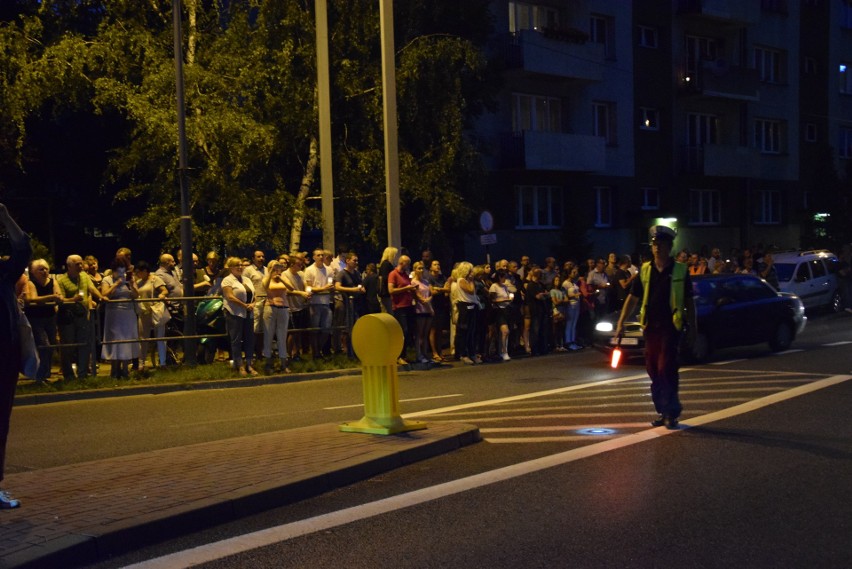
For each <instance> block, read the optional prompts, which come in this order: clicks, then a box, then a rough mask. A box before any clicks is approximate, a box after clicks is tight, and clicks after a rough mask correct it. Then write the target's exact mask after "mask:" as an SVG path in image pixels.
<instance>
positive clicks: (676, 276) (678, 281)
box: [639, 261, 687, 330]
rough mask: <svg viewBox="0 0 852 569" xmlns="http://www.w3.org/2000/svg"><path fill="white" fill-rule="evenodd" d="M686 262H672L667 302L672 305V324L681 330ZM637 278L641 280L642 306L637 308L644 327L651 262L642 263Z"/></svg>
mask: <svg viewBox="0 0 852 569" xmlns="http://www.w3.org/2000/svg"><path fill="white" fill-rule="evenodd" d="M686 270H687V268H686V263H678V262H677V261H675V262H674V267H672V290H671V295H670V300H669V303H670V304H671V307H672V324H674V327H675V329H676V330H683V306H684V304H683V303H684V298H683V280H684V278H685V277H686ZM639 280H640V281H641V282H642V288H643V292H642V306H641V308H640V309H639V323H640V324H641V325H642V326H643V327H644V326H645V325H646V321H645V307H646V306H647V305H648V289H649V288H650V286H649V285H650V284H651V262H650V261H649V262H647V263H644V264H643V265H642V269H641V270H640V271H639Z"/></svg>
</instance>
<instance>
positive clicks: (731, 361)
mask: <svg viewBox="0 0 852 569" xmlns="http://www.w3.org/2000/svg"><path fill="white" fill-rule="evenodd" d="M746 361H748V360H747V359H746V358H739V359H736V360H725V361H723V362H710V365H711V366H724V365H728V364H734V363H737V362H746Z"/></svg>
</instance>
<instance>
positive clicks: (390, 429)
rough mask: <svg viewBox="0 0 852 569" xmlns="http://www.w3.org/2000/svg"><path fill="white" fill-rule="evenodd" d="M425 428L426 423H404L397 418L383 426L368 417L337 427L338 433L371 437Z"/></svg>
mask: <svg viewBox="0 0 852 569" xmlns="http://www.w3.org/2000/svg"><path fill="white" fill-rule="evenodd" d="M425 428H426V423H424V422H422V421H405V420H403V419H400V418H397V420H395V421H392V422H391V424H387V425H383V424H381V423H379V422H377V421H375V420H374V419H371V418H370V417H364V418H362V419H361V420H360V421H355V422H354V423H342V424H341V425H340V426H339V429H340V431H341V432H344V433H369V434H372V435H396V434H397V433H407V432H408V431H419V430H421V429H425Z"/></svg>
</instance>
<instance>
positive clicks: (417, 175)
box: [0, 0, 492, 250]
mask: <svg viewBox="0 0 852 569" xmlns="http://www.w3.org/2000/svg"><path fill="white" fill-rule="evenodd" d="M17 2H18V12H17V16H16V18H14V22H12V23H10V24H8V25H4V27H3V28H0V41H2V42H3V44H2V45H3V46H4V47H8V51H7V53H10V54H12V55H11V57H9V58H7V59H4V60H3V62H2V63H0V65H2V66H3V67H2V68H0V74H2V77H3V78H4V80H5V83H4V87H6V86H7V85H8V86H9V87H10V88H9V89H4V90H3V93H2V94H0V96H2V97H4V99H2V100H0V103H6V105H4V107H6V108H7V109H8V110H7V111H2V112H3V114H2V116H0V152H2V159H3V160H6V162H7V163H6V165H7V167H11V166H9V165H10V164H13V163H14V164H16V165H17V167H18V168H19V169H21V170H23V165H24V163H25V160H22V159H21V157H22V156H26V154H27V151H28V147H27V142H28V141H30V140H31V138H28V135H27V129H26V125H28V124H30V123H35V124H38V123H39V122H42V121H46V120H48V118H47V114H45V113H46V112H48V111H50V112H53V113H56V112H73V113H76V115H75V116H78V117H86V119H87V120H88V121H90V122H92V123H97V122H98V121H101V122H106V123H108V126H107V127H106V128H108V129H110V131H111V132H110V134H109V135H107V136H105V138H106V139H107V140H110V141H113V142H114V147H113V148H112V150H111V152H110V158H109V163H108V166H107V167H106V168H105V169H104V172H103V176H102V182H101V191H102V192H103V193H104V194H105V195H106V196H108V197H109V199H110V200H112V199H113V198H115V200H117V201H116V203H118V204H121V203H123V204H125V207H127V208H129V209H131V210H132V211H134V214H133V216H132V217H131V219H130V220H129V222H128V226H129V227H130V228H131V229H133V230H135V231H140V232H152V233H154V234H158V235H160V237H161V239H163V240H164V241H165V242H166V244H167V245H175V244H176V243H177V241H178V235H179V232H178V227H179V223H178V220H179V199H178V188H177V182H176V142H177V131H176V110H175V103H174V71H173V59H172V31H171V14H170V3H167V2H162V1H156V0H149V1H147V2H138V1H136V0H110V1H107V0H85V1H83V0H64V1H63V0H54V1H51V0H41V1H38V0H29V1H26V0H17ZM399 4H403V6H402V7H400V6H399ZM457 4H458V6H452V7H438V8H435V7H434V6H430V5H429V3H427V2H420V1H411V2H405V3H398V6H397V12H398V13H397V30H396V36H397V45H398V46H400V47H399V53H398V54H397V62H398V68H399V70H398V93H399V101H400V104H399V108H400V113H399V114H400V117H399V124H400V165H401V188H400V194H401V200H402V202H403V203H402V205H403V216H404V219H406V220H407V223H406V232H407V233H404V235H405V236H406V239H408V240H411V241H417V240H426V241H428V240H429V239H430V238H432V237H434V236H436V235H440V234H442V232H444V231H446V230H447V229H451V228H453V227H456V226H458V225H459V224H462V223H464V221H465V220H466V216H467V215H469V213H470V211H471V203H472V200H475V196H476V193H477V191H478V188H479V187H480V185H481V183H482V182H481V180H482V179H483V176H482V175H481V173H482V166H481V164H480V162H479V156H478V153H477V150H476V148H475V147H474V145H473V144H472V142H471V141H470V140H468V138H467V137H466V136H465V129H466V128H467V127H469V126H470V121H471V119H472V117H474V116H475V115H476V114H477V113H479V112H481V110H482V109H483V108H484V105H485V104H487V103H488V100H489V97H490V93H491V89H492V83H491V82H490V81H489V79H488V77H489V75H488V69H487V68H486V65H485V59H484V57H483V55H482V53H481V51H480V46H479V45H478V44H477V42H481V41H482V40H483V39H484V38H485V37H486V35H487V29H488V25H489V24H488V19H487V17H486V15H487V6H488V3H487V2H484V1H481V0H476V1H470V2H464V3H457ZM312 10H313V1H312V0H244V1H233V0H232V1H230V2H220V1H215V0H184V19H183V21H184V30H185V31H184V37H185V51H184V54H185V55H184V57H185V84H186V112H187V134H188V138H189V164H190V168H191V170H190V175H189V178H190V189H191V205H192V211H193V224H194V229H193V232H194V235H195V236H196V237H197V241H198V243H197V245H198V248H199V249H206V248H213V247H216V246H218V245H225V246H227V247H228V248H229V249H231V250H237V249H241V248H248V247H256V246H266V247H269V248H272V249H276V250H286V249H288V248H291V249H292V248H295V247H297V246H299V245H300V244H299V243H296V242H294V241H297V240H298V238H299V237H298V236H299V231H298V230H300V229H301V224H302V222H303V221H304V223H305V224H307V226H308V227H317V226H318V225H319V223H320V217H319V212H318V211H316V210H315V209H312V208H309V207H305V206H304V204H305V201H304V199H305V198H306V197H307V196H308V194H309V193H312V192H315V191H316V187H315V185H316V180H317V177H318V174H317V172H316V164H317V159H324V157H317V156H316V138H317V133H316V131H317V125H316V122H317V119H316V117H317V112H316V85H315V80H316V51H315V46H314V15H313V12H312ZM466 19H468V20H466ZM466 21H467V22H475V25H469V24H467V23H466ZM330 27H331V38H332V40H331V49H332V57H331V61H332V70H331V77H332V83H333V87H332V89H333V93H332V115H333V117H332V120H333V123H334V125H333V128H334V133H333V137H334V140H333V148H334V160H335V164H334V171H335V178H336V179H337V181H336V183H335V187H336V193H337V194H338V196H337V197H338V198H339V199H338V201H337V211H338V221H337V227H338V229H337V230H336V233H337V234H338V235H340V236H341V238H342V239H343V240H345V241H347V242H349V243H352V244H356V245H361V244H365V245H366V244H369V245H371V246H376V247H378V246H379V245H380V244H381V243H382V242H383V237H382V236H383V235H384V230H383V227H384V217H385V216H384V189H383V188H384V182H383V179H384V174H383V168H384V166H383V144H382V123H381V108H382V107H381V84H380V50H379V32H378V2H372V1H369V2H368V1H366V0H365V1H359V2H351V1H349V0H335V1H333V2H331V5H330ZM22 38H24V39H25V40H27V41H22ZM10 78H13V79H10ZM55 116H56V115H54V118H55ZM10 161H11V162H10ZM15 161H17V162H15ZM25 175H29V174H25ZM320 182H321V181H320ZM46 185H47V186H48V187H49V184H46ZM101 213H103V212H101ZM294 219H295V220H296V223H295V226H294ZM122 225H123V224H122ZM408 227H413V228H416V230H409V229H408ZM291 230H296V231H291Z"/></svg>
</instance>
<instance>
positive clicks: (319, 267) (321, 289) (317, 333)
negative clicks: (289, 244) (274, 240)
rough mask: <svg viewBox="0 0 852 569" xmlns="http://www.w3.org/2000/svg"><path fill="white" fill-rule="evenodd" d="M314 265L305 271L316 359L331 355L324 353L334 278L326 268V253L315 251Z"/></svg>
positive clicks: (329, 327)
mask: <svg viewBox="0 0 852 569" xmlns="http://www.w3.org/2000/svg"><path fill="white" fill-rule="evenodd" d="M313 259H314V262H313V264H312V265H311V266H310V267H308V268H306V269H305V278H304V280H305V287H306V289H307V290H308V291H309V292H310V293H311V298H310V300H309V301H308V305H309V308H310V311H311V328H315V329H316V330H314V331H313V332H312V333H311V339H312V340H313V342H312V344H313V353H314V358H315V359H318V358H320V357H321V356H323V355H325V356H328V355H330V354H329V352H328V351H326V352H325V353H323V347H324V346H325V343H326V342H327V341H328V339H329V336H330V335H331V302H332V300H333V295H332V294H331V293H332V292H333V290H334V276H333V274H332V271H331V270H330V269H328V268H327V267H326V266H325V253H324V252H323V250H322V249H314V254H313Z"/></svg>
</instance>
